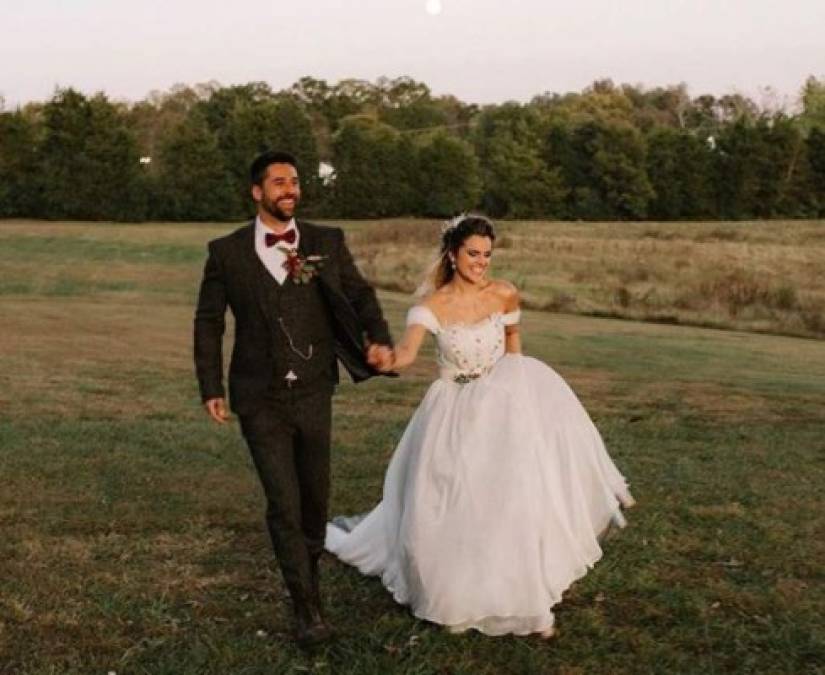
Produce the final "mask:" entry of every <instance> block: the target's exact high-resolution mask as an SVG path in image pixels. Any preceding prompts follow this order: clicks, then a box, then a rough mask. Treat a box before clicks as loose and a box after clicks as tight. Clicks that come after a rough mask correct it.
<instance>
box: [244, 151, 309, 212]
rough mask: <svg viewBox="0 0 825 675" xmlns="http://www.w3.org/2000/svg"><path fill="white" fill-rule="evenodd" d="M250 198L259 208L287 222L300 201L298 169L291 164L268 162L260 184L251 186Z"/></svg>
mask: <svg viewBox="0 0 825 675" xmlns="http://www.w3.org/2000/svg"><path fill="white" fill-rule="evenodd" d="M252 198H253V199H254V200H255V202H256V203H257V204H258V208H259V209H261V210H263V211H265V212H266V213H268V214H269V215H271V216H272V217H274V218H275V219H276V220H279V221H280V222H282V223H288V222H289V221H290V220H291V219H292V217H293V216H294V215H295V208H296V207H297V206H298V202H299V201H301V184H300V182H299V180H298V171H297V170H296V169H295V167H294V166H292V164H270V165H269V166H268V167H267V169H266V175H265V176H264V178H263V180H262V181H261V184H260V185H253V186H252Z"/></svg>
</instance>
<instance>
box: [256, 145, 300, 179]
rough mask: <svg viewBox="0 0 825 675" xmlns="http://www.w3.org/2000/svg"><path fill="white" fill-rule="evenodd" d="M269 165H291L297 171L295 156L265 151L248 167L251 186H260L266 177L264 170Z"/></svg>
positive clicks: (277, 151)
mask: <svg viewBox="0 0 825 675" xmlns="http://www.w3.org/2000/svg"><path fill="white" fill-rule="evenodd" d="M270 164H291V165H292V166H294V167H295V169H296V170H297V169H298V161H297V160H296V159H295V156H294V155H292V154H290V153H288V152H283V151H281V150H267V151H266V152H262V153H261V154H260V155H258V156H257V157H256V158H255V159H254V160H252V165H251V166H250V167H249V180H250V181H252V184H253V185H260V184H261V183H263V181H264V176H266V170H267V168H268V167H269V165H270Z"/></svg>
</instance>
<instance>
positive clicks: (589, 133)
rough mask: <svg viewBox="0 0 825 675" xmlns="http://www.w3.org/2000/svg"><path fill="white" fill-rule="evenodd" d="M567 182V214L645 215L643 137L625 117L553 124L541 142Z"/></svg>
mask: <svg viewBox="0 0 825 675" xmlns="http://www.w3.org/2000/svg"><path fill="white" fill-rule="evenodd" d="M545 153H546V157H547V160H548V163H550V164H551V165H552V164H556V165H557V166H558V167H559V169H560V171H561V175H562V176H563V178H564V181H565V183H566V185H568V186H569V187H570V193H569V197H568V200H567V216H568V217H572V218H583V219H586V220H608V219H620V220H625V219H631V220H632V219H643V218H645V217H646V216H647V208H648V203H649V202H650V200H651V199H652V198H653V196H654V192H653V188H652V187H651V185H650V180H649V179H648V177H647V171H646V167H645V157H646V147H645V142H644V137H643V136H642V135H641V133H640V132H639V131H638V130H637V129H636V128H635V127H633V126H631V125H630V124H628V123H627V122H623V121H610V120H595V119H594V120H591V121H589V122H585V123H584V124H580V125H578V126H576V127H574V128H572V129H569V128H567V127H564V126H560V125H556V126H554V127H553V128H551V130H550V133H549V134H548V136H547V139H546V144H545Z"/></svg>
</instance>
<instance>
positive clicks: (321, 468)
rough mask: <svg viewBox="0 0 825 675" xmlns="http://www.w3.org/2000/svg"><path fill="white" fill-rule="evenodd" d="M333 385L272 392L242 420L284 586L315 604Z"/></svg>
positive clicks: (294, 595) (323, 532) (325, 511)
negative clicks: (315, 577) (264, 502)
mask: <svg viewBox="0 0 825 675" xmlns="http://www.w3.org/2000/svg"><path fill="white" fill-rule="evenodd" d="M332 389H333V387H332V385H325V386H321V387H313V388H311V389H302V388H299V387H295V388H294V389H285V390H282V391H277V392H273V393H272V394H271V395H270V396H268V397H267V398H266V400H265V401H263V402H262V404H261V405H260V406H259V407H258V409H257V410H255V411H254V412H252V413H250V414H247V415H242V416H240V423H241V431H242V432H243V435H244V438H245V439H246V443H247V445H248V446H249V451H250V453H251V454H252V460H253V461H254V463H255V468H256V469H257V471H258V476H259V477H260V479H261V484H262V486H263V489H264V494H265V495H266V524H267V527H268V529H269V535H270V537H271V539H272V545H273V548H274V549H275V555H276V557H277V559H278V563H279V565H280V567H281V573H282V574H283V577H284V583H285V584H286V587H287V589H288V590H289V593H290V595H291V596H292V599H293V601H295V602H296V603H306V602H310V601H311V598H312V594H313V573H314V572H313V570H315V569H317V568H316V566H317V561H318V558H319V557H320V555H321V552H322V551H323V549H324V538H325V536H326V524H327V515H328V504H329V463H330V427H331V418H332Z"/></svg>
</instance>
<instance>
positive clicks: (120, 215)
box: [40, 89, 145, 220]
mask: <svg viewBox="0 0 825 675" xmlns="http://www.w3.org/2000/svg"><path fill="white" fill-rule="evenodd" d="M43 120H44V122H43V124H44V139H43V143H42V151H41V153H40V156H41V162H40V166H41V171H43V172H44V176H45V180H44V187H43V213H44V215H45V216H46V217H48V218H70V219H79V220H101V219H114V220H140V219H141V218H143V216H144V213H145V202H144V196H145V189H144V188H145V186H144V185H143V182H142V175H141V173H140V164H139V159H140V154H139V152H138V148H137V142H136V139H135V137H134V134H133V132H132V131H131V129H130V128H129V127H128V126H127V124H126V115H125V114H124V112H123V110H122V109H120V108H118V107H116V106H114V105H112V104H111V103H110V102H109V100H108V99H107V98H106V97H105V96H104V95H103V94H97V95H96V96H94V97H92V98H90V99H87V98H86V97H85V96H83V95H82V94H80V93H78V92H76V91H74V90H73V89H62V90H58V92H57V93H56V94H55V96H54V97H53V98H52V100H51V101H49V102H48V103H47V104H46V105H45V106H44V107H43Z"/></svg>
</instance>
